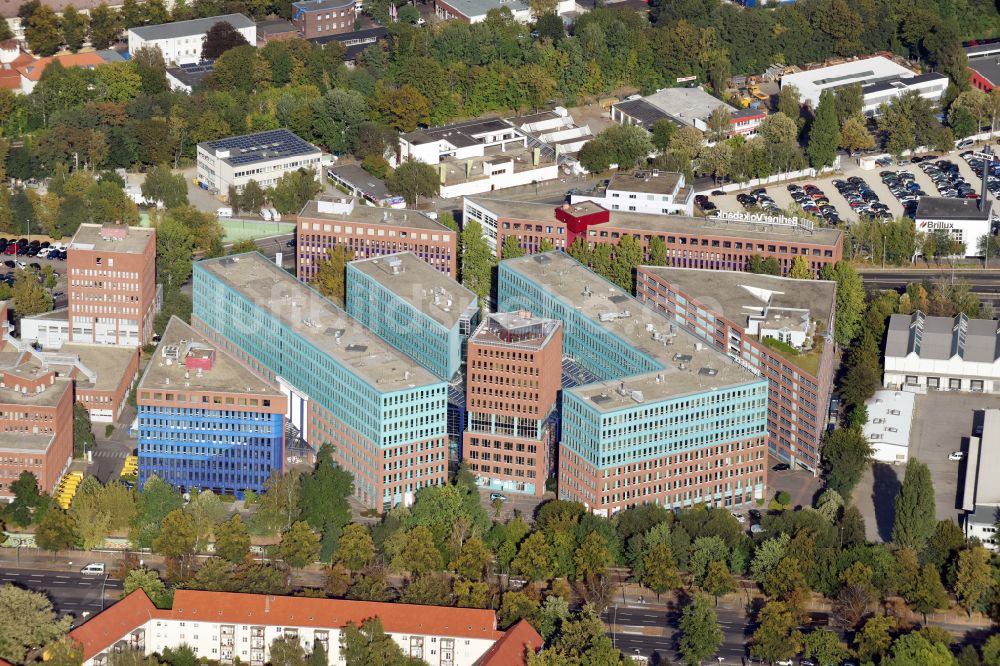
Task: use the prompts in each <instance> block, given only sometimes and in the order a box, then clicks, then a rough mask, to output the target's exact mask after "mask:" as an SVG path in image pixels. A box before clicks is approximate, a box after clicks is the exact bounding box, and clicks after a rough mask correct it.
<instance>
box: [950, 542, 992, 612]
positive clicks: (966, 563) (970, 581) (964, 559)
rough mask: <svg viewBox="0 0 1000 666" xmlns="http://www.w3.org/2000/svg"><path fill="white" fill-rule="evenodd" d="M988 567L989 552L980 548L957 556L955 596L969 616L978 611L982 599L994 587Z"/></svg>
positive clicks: (967, 550)
mask: <svg viewBox="0 0 1000 666" xmlns="http://www.w3.org/2000/svg"><path fill="white" fill-rule="evenodd" d="M991 572H992V569H991V567H990V554H989V551H988V550H986V549H985V548H983V547H982V546H973V547H971V548H968V549H966V550H963V551H962V552H960V553H959V554H958V565H957V568H956V570H955V596H956V597H958V603H960V604H962V608H964V609H965V610H966V611H967V612H968V613H969V615H970V616H971V615H972V612H973V611H975V610H979V608H980V605H981V603H982V602H983V600H984V599H987V598H988V597H989V593H990V591H991V590H992V589H993V588H995V587H996V580H995V579H994V578H993V576H992V574H991Z"/></svg>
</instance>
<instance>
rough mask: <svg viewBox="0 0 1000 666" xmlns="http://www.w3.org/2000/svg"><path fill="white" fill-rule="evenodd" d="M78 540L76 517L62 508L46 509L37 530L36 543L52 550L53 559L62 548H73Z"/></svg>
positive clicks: (43, 548)
mask: <svg viewBox="0 0 1000 666" xmlns="http://www.w3.org/2000/svg"><path fill="white" fill-rule="evenodd" d="M76 540H77V533H76V519H74V518H73V516H71V515H70V514H68V513H66V512H65V511H63V510H62V509H57V508H53V509H50V510H48V511H46V512H45V517H44V518H42V522H41V523H39V525H38V529H37V530H35V543H36V544H38V547H39V548H41V549H42V550H47V551H49V552H51V553H52V559H53V560H54V559H55V557H56V553H58V552H59V551H60V550H66V549H68V548H72V547H73V545H74V544H75V543H76Z"/></svg>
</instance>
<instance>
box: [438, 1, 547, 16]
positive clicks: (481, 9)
mask: <svg viewBox="0 0 1000 666" xmlns="http://www.w3.org/2000/svg"><path fill="white" fill-rule="evenodd" d="M448 6H449V7H451V8H453V9H454V10H455V11H456V12H458V13H459V14H461V15H462V16H467V17H470V18H471V17H473V16H485V15H486V13H487V12H489V11H490V10H491V9H500V8H501V7H507V8H509V9H510V11H512V12H517V11H526V10H527V9H528V3H527V2H522V1H521V0H448Z"/></svg>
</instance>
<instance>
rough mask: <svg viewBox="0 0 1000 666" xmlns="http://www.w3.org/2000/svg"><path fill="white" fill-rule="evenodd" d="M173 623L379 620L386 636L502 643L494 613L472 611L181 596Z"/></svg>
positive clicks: (194, 593)
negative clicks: (482, 640) (406, 635)
mask: <svg viewBox="0 0 1000 666" xmlns="http://www.w3.org/2000/svg"><path fill="white" fill-rule="evenodd" d="M160 616H161V617H164V618H166V619H171V620H190V621H194V620H204V621H206V622H226V623H233V624H275V625H280V626H284V625H290V626H303V627H329V628H331V629H334V628H340V627H343V626H345V625H346V624H347V623H349V622H353V623H354V624H357V625H360V624H361V623H362V622H363V621H365V620H368V619H371V618H374V617H378V618H379V619H380V620H382V627H383V628H384V629H385V631H386V632H391V633H400V634H425V635H428V634H429V635H437V636H454V637H461V638H479V639H485V640H498V639H499V638H501V637H502V636H503V633H502V632H500V631H497V627H496V613H495V612H494V611H491V610H479V609H473V608H449V607H445V606H418V605H415V604H391V603H380V602H374V601H345V600H342V599H311V598H306V597H280V596H272V595H263V594H240V593H235V592H203V591H200V590H177V591H176V592H175V593H174V604H173V608H172V609H171V610H167V611H161V612H160Z"/></svg>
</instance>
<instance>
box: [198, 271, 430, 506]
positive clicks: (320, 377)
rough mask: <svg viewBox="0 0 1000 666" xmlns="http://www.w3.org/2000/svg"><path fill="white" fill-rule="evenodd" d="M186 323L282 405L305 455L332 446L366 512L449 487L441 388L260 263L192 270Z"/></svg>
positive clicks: (313, 294)
mask: <svg viewBox="0 0 1000 666" xmlns="http://www.w3.org/2000/svg"><path fill="white" fill-rule="evenodd" d="M192 323H193V325H194V328H195V330H197V331H199V332H200V333H202V334H203V335H204V336H205V337H206V338H207V339H208V340H209V341H210V342H211V343H213V344H214V345H216V346H218V347H220V348H221V349H222V350H223V351H225V352H228V353H229V354H231V355H233V356H235V357H236V358H237V359H239V360H240V361H242V362H243V363H245V364H247V365H249V366H250V368H251V369H253V370H254V371H255V372H256V373H257V374H259V375H260V376H262V377H263V378H264V379H265V380H267V381H268V382H269V383H271V385H273V386H276V387H278V388H279V390H280V391H281V392H282V393H283V394H285V395H286V396H287V398H288V412H287V414H286V416H287V417H288V420H289V421H290V422H291V424H292V425H293V426H294V428H295V429H296V430H297V432H298V435H297V437H299V438H301V440H302V441H304V442H305V443H306V444H308V446H309V448H310V449H311V450H313V451H315V450H318V449H319V447H320V446H321V445H323V444H327V443H329V444H333V445H334V446H335V449H336V452H335V453H336V460H337V462H338V463H339V464H340V465H341V466H342V467H343V468H344V469H346V470H347V471H349V472H351V473H352V474H354V492H355V495H356V497H357V498H358V500H359V501H361V502H362V503H363V504H365V505H366V506H368V507H371V508H380V509H382V508H390V507H392V506H393V505H395V504H397V503H400V502H405V503H410V502H412V500H413V496H414V493H416V491H418V490H419V489H420V488H423V487H425V486H429V485H439V484H442V483H445V482H446V480H447V461H446V456H447V437H446V430H445V428H446V414H447V408H446V394H447V384H446V383H445V382H443V381H441V380H439V379H437V378H436V377H434V376H433V375H432V374H431V373H430V372H428V371H427V370H425V369H424V368H422V367H420V366H419V365H418V364H417V363H415V362H414V361H413V360H411V359H410V358H409V357H407V356H406V355H404V354H401V353H400V352H398V351H396V350H395V349H394V348H392V347H391V346H390V345H388V344H387V343H385V342H383V341H382V340H380V339H379V338H378V337H377V336H376V335H375V334H373V333H372V332H371V331H370V330H368V329H366V328H364V327H363V326H362V325H361V324H360V323H359V322H358V321H356V320H355V319H353V318H352V317H350V316H349V315H347V313H345V312H344V311H343V310H341V309H340V308H338V307H337V306H335V305H334V304H333V303H331V302H330V301H328V300H327V299H325V298H323V297H322V296H321V295H319V293H317V292H316V291H314V290H313V289H311V288H309V287H308V286H306V285H304V284H302V283H301V282H299V281H298V280H296V279H295V278H294V277H292V276H291V275H289V274H288V273H286V272H285V271H283V270H282V269H281V268H280V267H278V266H276V265H274V264H273V263H271V262H270V261H268V260H267V259H265V258H264V257H263V256H262V255H260V254H258V253H255V252H254V253H249V254H243V255H237V256H233V257H222V258H218V259H210V260H205V261H200V262H198V263H196V264H195V265H194V309H193V313H192ZM286 447H287V440H286Z"/></svg>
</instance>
